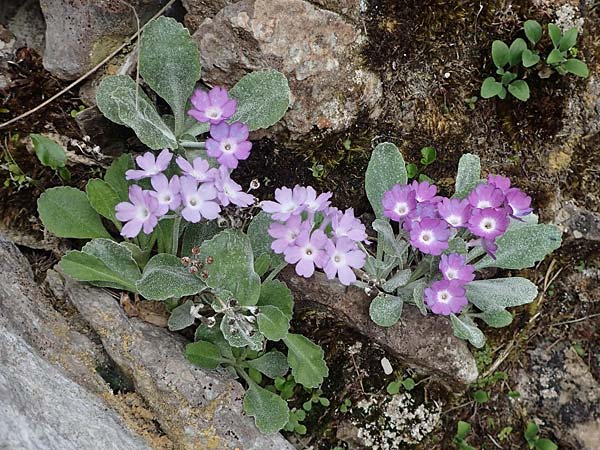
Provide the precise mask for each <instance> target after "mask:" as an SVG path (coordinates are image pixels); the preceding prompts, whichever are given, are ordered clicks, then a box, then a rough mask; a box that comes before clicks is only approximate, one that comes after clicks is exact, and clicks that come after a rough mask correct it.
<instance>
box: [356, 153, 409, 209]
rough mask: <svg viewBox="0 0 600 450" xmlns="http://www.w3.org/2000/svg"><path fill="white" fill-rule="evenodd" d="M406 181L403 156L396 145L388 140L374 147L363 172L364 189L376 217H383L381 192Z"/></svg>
mask: <svg viewBox="0 0 600 450" xmlns="http://www.w3.org/2000/svg"><path fill="white" fill-rule="evenodd" d="M406 181H407V175H406V167H405V165H404V158H403V157H402V154H401V153H400V150H398V147H396V146H395V145H394V144H392V143H390V142H384V143H382V144H379V145H378V146H377V147H375V149H374V150H373V153H372V154H371V159H370V161H369V166H368V167H367V172H366V174H365V190H366V191H367V197H368V199H369V202H370V203H371V206H372V207H373V211H374V212H375V215H376V216H377V217H378V218H382V217H383V205H382V204H381V200H382V198H383V194H384V193H385V192H386V191H389V190H390V189H391V188H392V187H393V186H394V185H395V184H406Z"/></svg>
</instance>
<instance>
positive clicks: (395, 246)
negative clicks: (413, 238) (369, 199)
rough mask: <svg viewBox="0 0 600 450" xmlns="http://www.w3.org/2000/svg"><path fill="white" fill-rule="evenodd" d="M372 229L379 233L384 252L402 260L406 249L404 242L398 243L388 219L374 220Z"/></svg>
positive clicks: (406, 245)
mask: <svg viewBox="0 0 600 450" xmlns="http://www.w3.org/2000/svg"><path fill="white" fill-rule="evenodd" d="M372 226H373V229H374V230H375V231H377V232H378V233H379V236H380V238H382V239H381V241H382V245H383V246H384V247H383V248H384V251H385V252H386V253H387V254H388V255H390V256H395V257H397V258H402V257H403V256H404V254H405V253H406V250H407V249H408V244H407V243H406V242H402V243H400V242H398V241H397V239H396V235H395V234H394V230H393V229H392V226H391V225H390V222H389V220H388V219H375V220H374V221H373V224H372Z"/></svg>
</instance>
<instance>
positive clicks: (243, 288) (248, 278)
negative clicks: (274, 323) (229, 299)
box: [202, 230, 260, 306]
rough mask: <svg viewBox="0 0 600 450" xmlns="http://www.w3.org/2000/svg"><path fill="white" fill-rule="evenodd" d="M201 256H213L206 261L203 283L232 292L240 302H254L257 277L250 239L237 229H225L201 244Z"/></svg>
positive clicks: (258, 284) (256, 300)
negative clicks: (205, 274) (205, 276)
mask: <svg viewBox="0 0 600 450" xmlns="http://www.w3.org/2000/svg"><path fill="white" fill-rule="evenodd" d="M202 255H204V256H206V257H208V256H210V257H211V258H212V261H213V262H212V263H211V264H205V266H204V270H206V272H207V273H208V277H207V278H206V279H205V282H206V284H207V285H208V286H210V287H211V288H214V289H224V290H227V291H229V292H231V293H232V294H233V296H234V297H235V298H236V299H237V301H238V302H239V303H240V304H242V305H246V306H248V305H255V304H256V303H257V302H258V298H259V296H260V277H259V276H258V274H257V273H256V272H254V257H253V253H252V247H251V245H250V239H248V236H246V235H245V234H243V233H242V232H240V231H236V230H225V231H221V232H220V233H219V234H218V235H216V236H215V237H214V238H212V239H211V240H209V241H205V242H204V244H203V245H202Z"/></svg>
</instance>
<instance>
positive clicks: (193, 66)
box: [140, 17, 200, 136]
mask: <svg viewBox="0 0 600 450" xmlns="http://www.w3.org/2000/svg"><path fill="white" fill-rule="evenodd" d="M140 74H141V75H142V77H143V78H144V81H145V82H146V83H148V86H150V87H151V88H152V90H153V91H154V92H156V93H157V94H158V95H160V96H161V97H162V98H163V99H164V100H165V101H166V102H167V103H168V104H169V106H170V107H171V110H173V115H174V116H175V132H176V134H177V135H178V136H179V135H180V134H181V132H182V131H183V123H184V118H185V112H186V102H187V100H188V99H189V98H190V96H191V95H192V92H193V91H194V86H195V85H196V81H197V80H198V79H199V78H200V52H199V51H198V47H197V46H196V43H195V42H194V40H193V39H192V37H191V36H190V33H189V31H188V30H187V29H186V28H185V27H184V26H183V25H181V24H180V23H179V22H177V21H176V20H175V19H172V18H168V17H159V18H158V19H156V20H153V21H152V22H150V23H148V24H147V25H146V28H145V29H144V32H143V33H142V36H141V38H140Z"/></svg>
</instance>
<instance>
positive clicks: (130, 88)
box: [96, 75, 177, 150]
mask: <svg viewBox="0 0 600 450" xmlns="http://www.w3.org/2000/svg"><path fill="white" fill-rule="evenodd" d="M96 101H97V103H98V108H100V111H102V113H103V114H104V115H105V116H106V117H107V118H108V119H110V120H112V121H113V122H115V123H118V124H119V125H127V126H128V127H130V128H132V129H133V131H135V134H136V135H137V137H138V138H139V139H140V141H142V142H143V143H144V144H146V145H147V146H148V147H150V148H151V149H154V150H159V149H162V148H172V149H174V148H177V140H176V139H175V135H174V134H173V132H172V131H171V129H170V128H169V127H168V126H167V124H166V123H164V122H163V120H162V119H161V117H160V115H159V114H158V112H157V111H156V109H155V108H154V105H152V102H151V101H150V99H149V98H148V97H147V96H146V94H144V93H143V92H142V89H141V88H140V87H139V86H137V85H136V83H135V81H133V80H132V79H131V78H129V77H128V76H125V75H110V76H108V77H106V78H104V79H103V80H102V82H101V83H100V86H98V91H97V93H96Z"/></svg>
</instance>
